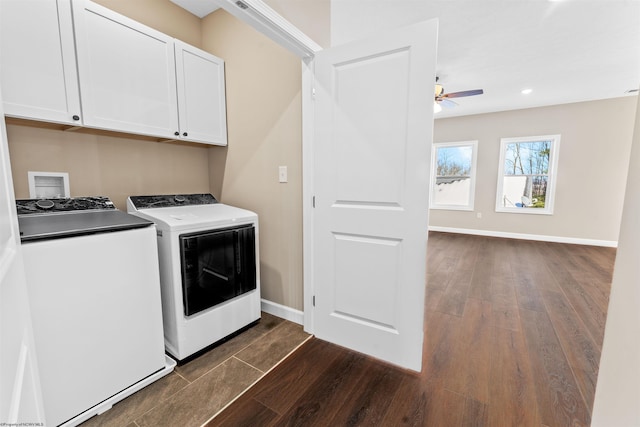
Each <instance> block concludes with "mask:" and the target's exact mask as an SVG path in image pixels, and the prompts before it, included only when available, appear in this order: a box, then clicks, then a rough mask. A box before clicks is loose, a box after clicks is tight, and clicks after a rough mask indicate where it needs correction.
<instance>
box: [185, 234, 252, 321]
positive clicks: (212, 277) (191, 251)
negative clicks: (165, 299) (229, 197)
mask: <svg viewBox="0 0 640 427" xmlns="http://www.w3.org/2000/svg"><path fill="white" fill-rule="evenodd" d="M180 257H181V263H182V265H181V269H182V299H183V305H184V314H185V316H191V315H193V314H196V313H199V312H201V311H203V310H206V309H208V308H210V307H213V306H215V305H218V304H220V303H223V302H225V301H228V300H230V299H233V298H235V297H237V296H238V295H241V294H243V293H245V292H249V291H251V290H253V289H255V288H256V259H255V229H254V227H253V226H252V225H247V226H242V227H232V228H224V229H217V230H210V231H204V232H198V233H189V234H183V235H181V236H180Z"/></svg>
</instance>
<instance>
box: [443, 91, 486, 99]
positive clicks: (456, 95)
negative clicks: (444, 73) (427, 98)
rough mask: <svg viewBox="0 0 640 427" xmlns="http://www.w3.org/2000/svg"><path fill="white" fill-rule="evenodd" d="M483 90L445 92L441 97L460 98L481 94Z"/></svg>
mask: <svg viewBox="0 0 640 427" xmlns="http://www.w3.org/2000/svg"><path fill="white" fill-rule="evenodd" d="M483 93H484V91H483V90H482V89H474V90H463V91H462V92H452V93H445V94H444V95H442V97H443V98H462V97H463V96H474V95H482V94H483Z"/></svg>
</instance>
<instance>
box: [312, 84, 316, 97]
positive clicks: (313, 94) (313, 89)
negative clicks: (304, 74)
mask: <svg viewBox="0 0 640 427" xmlns="http://www.w3.org/2000/svg"><path fill="white" fill-rule="evenodd" d="M311 98H312V99H316V88H315V87H312V88H311Z"/></svg>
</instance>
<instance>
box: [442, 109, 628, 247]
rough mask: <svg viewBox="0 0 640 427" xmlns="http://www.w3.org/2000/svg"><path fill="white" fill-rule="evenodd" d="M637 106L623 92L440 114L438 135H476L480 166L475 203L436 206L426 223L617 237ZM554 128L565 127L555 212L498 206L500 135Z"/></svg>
mask: <svg viewBox="0 0 640 427" xmlns="http://www.w3.org/2000/svg"><path fill="white" fill-rule="evenodd" d="M635 112H636V97H624V98H615V99H608V100H603V101H593V102H581V103H575V104H565V105H558V106H551V107H542V108H531V109H526V110H516V111H507V112H501V113H492V114H479V115H474V116H465V117H458V118H449V119H439V120H436V122H435V129H434V141H436V142H449V141H467V140H478V166H477V177H476V178H477V181H476V193H475V211H474V212H464V211H446V210H436V209H432V210H431V211H430V218H429V225H430V226H440V227H452V228H464V229H473V230H485V231H497V232H507V233H522V234H536V235H543V236H559V237H564V238H576V239H589V240H599V241H608V242H615V241H617V240H618V230H619V227H620V218H621V215H622V203H623V198H624V186H625V185H624V184H625V180H626V177H627V165H628V159H629V151H630V149H631V138H632V133H633V120H634V117H635ZM550 134H561V142H560V154H559V158H558V160H559V164H558V176H557V187H556V197H555V207H554V214H553V215H524V214H512V213H496V212H495V203H496V185H497V178H498V161H499V155H500V138H502V137H515V136H536V135H550ZM477 212H481V213H482V218H481V219H478V218H477V217H476V213H477Z"/></svg>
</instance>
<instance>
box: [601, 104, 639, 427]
mask: <svg viewBox="0 0 640 427" xmlns="http://www.w3.org/2000/svg"><path fill="white" fill-rule="evenodd" d="M639 166H640V98H639V99H638V108H637V110H636V117H635V133H634V136H633V147H632V149H631V158H630V162H629V177H628V179H627V190H626V196H625V201H624V211H623V215H622V225H621V227H620V240H619V242H620V243H619V246H618V252H617V256H616V265H615V270H614V273H613V284H612V287H611V296H610V300H609V314H608V316H607V325H606V329H605V333H604V344H603V348H602V356H601V358H600V372H599V374H598V383H597V386H596V396H595V402H594V405H593V417H592V421H591V425H592V426H593V427H600V426H602V427H610V426H620V427H628V426H629V427H630V426H640V168H639Z"/></svg>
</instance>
